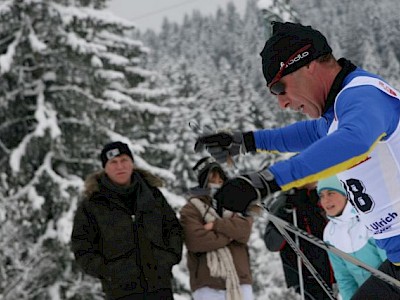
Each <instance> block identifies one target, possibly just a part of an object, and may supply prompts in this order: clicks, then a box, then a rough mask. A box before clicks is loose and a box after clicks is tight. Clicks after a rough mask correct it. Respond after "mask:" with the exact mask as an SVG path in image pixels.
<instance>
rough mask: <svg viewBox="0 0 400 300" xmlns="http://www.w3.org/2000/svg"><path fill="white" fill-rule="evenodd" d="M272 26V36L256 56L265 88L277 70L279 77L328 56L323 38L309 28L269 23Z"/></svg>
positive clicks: (288, 23) (291, 24)
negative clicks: (259, 57)
mask: <svg viewBox="0 0 400 300" xmlns="http://www.w3.org/2000/svg"><path fill="white" fill-rule="evenodd" d="M272 26H273V27H272V36H271V37H270V38H269V39H268V40H267V42H266V43H265V46H264V49H263V50H262V51H261V53H260V55H261V57H262V71H263V74H264V77H265V79H266V80H267V85H269V84H270V83H271V82H272V81H273V80H274V78H275V77H276V76H277V75H278V73H279V71H280V70H281V69H282V70H281V74H279V76H280V77H282V76H285V75H287V74H290V73H292V72H294V71H296V70H298V69H299V68H301V67H303V66H305V65H306V64H308V63H310V62H311V61H313V60H314V59H316V58H318V57H320V56H322V55H325V54H328V53H332V49H331V47H330V46H329V45H328V42H327V40H326V38H325V37H324V36H323V35H322V33H321V32H319V31H318V30H315V29H313V28H312V27H311V26H304V25H301V24H298V23H296V24H295V23H290V22H286V23H281V22H273V24H272Z"/></svg>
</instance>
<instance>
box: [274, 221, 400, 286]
mask: <svg viewBox="0 0 400 300" xmlns="http://www.w3.org/2000/svg"><path fill="white" fill-rule="evenodd" d="M268 218H269V220H270V221H271V222H273V223H274V224H275V226H276V227H277V228H278V226H279V227H283V228H285V229H286V230H289V231H290V232H292V233H294V234H295V235H298V236H301V237H302V238H303V239H305V240H307V241H309V242H311V243H313V244H314V245H316V246H318V247H320V248H322V249H324V250H326V251H330V252H332V253H334V254H336V255H337V256H339V257H341V258H343V259H345V260H347V261H349V262H351V263H353V264H354V265H356V266H358V267H360V268H362V269H364V270H366V271H368V272H370V273H371V274H372V275H373V276H375V277H377V278H379V279H381V280H383V281H384V282H386V283H388V284H390V285H392V286H394V287H396V288H400V281H399V280H397V279H395V278H393V277H391V276H389V275H387V274H385V273H383V272H382V271H380V270H377V269H375V268H373V267H371V266H370V265H368V264H366V263H364V262H362V261H360V260H358V259H356V258H355V257H353V256H351V255H349V254H347V253H346V252H343V251H341V250H339V249H337V248H335V247H334V246H332V245H329V244H327V243H325V242H324V241H322V240H320V239H319V238H317V237H315V236H313V235H312V234H309V233H308V232H306V231H304V230H302V229H300V228H297V227H294V226H293V225H292V224H290V223H288V222H286V221H285V220H282V219H280V218H278V217H277V216H274V215H273V214H269V215H268Z"/></svg>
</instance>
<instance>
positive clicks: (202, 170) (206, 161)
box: [192, 156, 227, 188]
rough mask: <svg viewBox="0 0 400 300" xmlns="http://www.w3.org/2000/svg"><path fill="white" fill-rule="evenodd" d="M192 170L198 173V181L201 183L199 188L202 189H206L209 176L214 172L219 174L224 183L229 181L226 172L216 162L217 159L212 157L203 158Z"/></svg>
mask: <svg viewBox="0 0 400 300" xmlns="http://www.w3.org/2000/svg"><path fill="white" fill-rule="evenodd" d="M192 170H193V171H194V172H195V173H196V175H197V181H198V183H199V186H200V187H202V188H206V187H207V183H208V182H207V180H208V175H209V174H210V173H211V172H212V171H216V172H218V173H219V175H220V176H221V179H222V180H223V181H226V180H227V176H226V174H225V172H224V170H223V169H222V168H221V166H220V165H219V164H218V163H217V162H216V161H215V159H214V158H213V157H210V156H206V157H203V158H202V159H200V160H199V161H198V162H197V163H196V164H195V166H194V167H193V168H192Z"/></svg>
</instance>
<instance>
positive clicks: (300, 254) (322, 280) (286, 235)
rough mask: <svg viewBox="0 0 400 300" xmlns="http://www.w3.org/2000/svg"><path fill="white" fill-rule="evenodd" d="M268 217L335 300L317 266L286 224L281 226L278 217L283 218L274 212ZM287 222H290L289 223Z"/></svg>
mask: <svg viewBox="0 0 400 300" xmlns="http://www.w3.org/2000/svg"><path fill="white" fill-rule="evenodd" d="M268 219H269V220H270V221H271V222H272V223H273V224H274V225H275V227H276V228H277V229H278V231H279V232H280V234H281V235H282V236H283V237H284V238H285V240H286V241H287V242H288V244H289V245H290V247H292V249H293V251H294V252H295V253H296V254H297V256H298V257H299V256H300V257H301V259H302V260H303V263H304V265H305V266H306V267H307V269H308V270H309V271H310V273H311V274H312V275H313V276H314V278H315V280H316V281H317V282H318V283H319V285H320V286H321V287H322V289H323V290H324V291H325V293H326V294H327V295H328V297H329V298H330V299H333V300H335V299H336V298H335V295H334V293H333V291H332V289H331V288H330V287H329V286H328V285H327V284H326V282H325V281H324V279H323V278H322V277H321V275H319V273H318V271H317V270H315V268H314V266H313V265H312V263H311V262H310V261H309V260H308V258H307V257H306V256H305V255H304V253H303V252H302V251H301V250H300V248H299V247H297V245H296V243H295V241H294V240H293V239H292V238H291V236H290V235H289V233H288V232H287V231H286V228H284V226H281V224H280V223H279V222H277V221H276V220H277V219H279V220H281V219H280V218H278V217H277V216H275V215H273V214H268ZM281 221H283V220H281ZM284 222H285V221H284ZM285 223H286V222H285ZM287 224H289V223H287ZM303 293H304V292H303Z"/></svg>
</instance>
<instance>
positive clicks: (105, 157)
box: [100, 142, 133, 168]
mask: <svg viewBox="0 0 400 300" xmlns="http://www.w3.org/2000/svg"><path fill="white" fill-rule="evenodd" d="M122 154H126V155H128V156H129V157H130V158H131V159H132V161H133V155H132V152H131V150H129V147H128V145H127V144H125V143H122V142H112V143H108V144H107V145H105V146H104V147H103V150H101V154H100V159H101V163H102V165H103V168H104V167H105V165H106V163H107V161H109V160H110V159H113V158H114V157H117V156H120V155H122Z"/></svg>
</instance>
